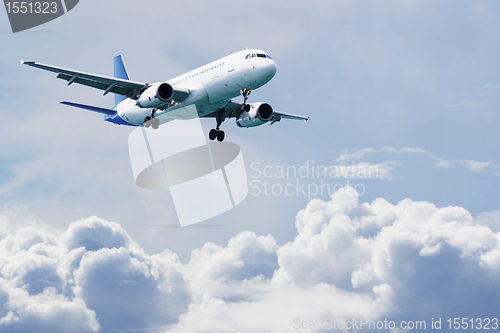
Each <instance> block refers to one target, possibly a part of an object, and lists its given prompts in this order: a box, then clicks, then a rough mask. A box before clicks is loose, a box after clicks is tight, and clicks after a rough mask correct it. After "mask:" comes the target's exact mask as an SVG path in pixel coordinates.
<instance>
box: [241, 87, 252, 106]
mask: <svg viewBox="0 0 500 333" xmlns="http://www.w3.org/2000/svg"><path fill="white" fill-rule="evenodd" d="M242 91H243V104H241V111H250V105H248V104H247V99H248V96H249V95H250V93H251V92H252V91H251V90H250V89H245V88H243V89H242Z"/></svg>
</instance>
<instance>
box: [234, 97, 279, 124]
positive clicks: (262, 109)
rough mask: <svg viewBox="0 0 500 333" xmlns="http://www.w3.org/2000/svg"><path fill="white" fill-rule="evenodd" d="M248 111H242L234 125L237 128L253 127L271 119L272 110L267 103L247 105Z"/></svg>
mask: <svg viewBox="0 0 500 333" xmlns="http://www.w3.org/2000/svg"><path fill="white" fill-rule="evenodd" d="M249 105H250V110H249V111H243V112H242V113H241V114H240V116H239V117H238V119H236V125H238V126H239V127H255V126H259V125H262V124H264V123H267V122H268V121H269V120H271V118H272V117H273V108H272V107H271V105H269V104H267V103H253V104H249Z"/></svg>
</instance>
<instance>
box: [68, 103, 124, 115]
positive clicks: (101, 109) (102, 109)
mask: <svg viewBox="0 0 500 333" xmlns="http://www.w3.org/2000/svg"><path fill="white" fill-rule="evenodd" d="M61 104H65V105H69V106H74V107H75V108H80V109H85V110H90V111H94V112H99V113H104V114H109V115H111V114H115V113H116V111H115V110H111V109H105V108H100V107H98V106H91V105H85V104H78V103H72V102H61Z"/></svg>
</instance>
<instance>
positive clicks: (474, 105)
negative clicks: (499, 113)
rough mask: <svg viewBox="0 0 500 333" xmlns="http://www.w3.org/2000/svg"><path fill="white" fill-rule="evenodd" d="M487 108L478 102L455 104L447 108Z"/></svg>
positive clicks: (447, 105)
mask: <svg viewBox="0 0 500 333" xmlns="http://www.w3.org/2000/svg"><path fill="white" fill-rule="evenodd" d="M483 106H485V104H483V103H478V102H465V103H455V104H446V107H447V108H466V109H477V108H480V107H483Z"/></svg>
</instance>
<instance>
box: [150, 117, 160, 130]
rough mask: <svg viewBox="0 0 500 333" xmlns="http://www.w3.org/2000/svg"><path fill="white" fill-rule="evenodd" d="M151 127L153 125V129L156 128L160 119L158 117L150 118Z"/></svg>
mask: <svg viewBox="0 0 500 333" xmlns="http://www.w3.org/2000/svg"><path fill="white" fill-rule="evenodd" d="M151 127H153V129H157V128H158V127H160V119H158V118H153V119H151Z"/></svg>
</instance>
